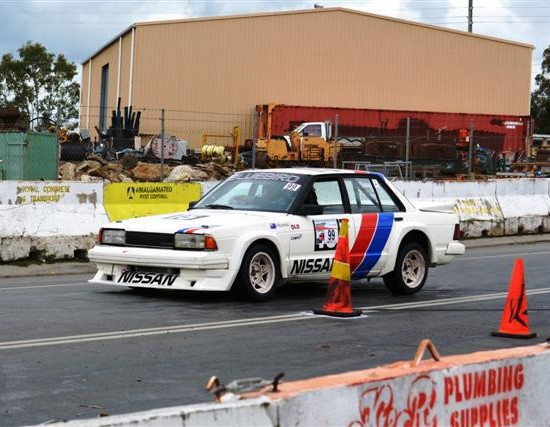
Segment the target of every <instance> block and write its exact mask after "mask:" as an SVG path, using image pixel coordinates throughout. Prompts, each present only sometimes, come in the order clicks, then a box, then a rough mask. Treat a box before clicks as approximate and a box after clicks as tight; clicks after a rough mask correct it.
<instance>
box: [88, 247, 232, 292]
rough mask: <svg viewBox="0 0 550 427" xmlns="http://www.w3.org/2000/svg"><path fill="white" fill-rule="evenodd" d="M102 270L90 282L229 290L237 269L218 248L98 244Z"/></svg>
mask: <svg viewBox="0 0 550 427" xmlns="http://www.w3.org/2000/svg"><path fill="white" fill-rule="evenodd" d="M88 257H89V259H90V261H92V262H95V263H96V264H97V268H98V271H97V273H96V274H95V276H94V278H93V279H92V280H90V283H96V284H103V285H115V286H124V287H136V288H153V289H180V290H200V291H227V290H229V289H230V288H231V285H232V283H233V280H234V278H235V275H236V274H237V272H236V271H234V270H232V269H230V268H229V266H230V263H229V259H228V257H227V256H226V255H224V254H221V253H218V252H198V251H193V252H191V251H176V250H171V249H146V248H131V247H118V246H96V247H94V248H93V249H91V250H90V251H89V253H88Z"/></svg>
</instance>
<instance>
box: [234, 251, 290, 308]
mask: <svg viewBox="0 0 550 427" xmlns="http://www.w3.org/2000/svg"><path fill="white" fill-rule="evenodd" d="M280 277H281V273H280V271H279V263H278V257H277V255H276V253H275V252H274V251H273V249H271V248H270V247H269V246H267V245H265V244H261V243H257V244H254V245H252V246H251V247H250V248H249V249H248V250H247V251H246V253H245V255H244V258H243V262H242V264H241V268H240V270H239V273H238V274H237V278H236V279H235V282H234V283H233V289H234V291H235V292H236V293H237V294H238V295H239V296H240V297H242V298H245V299H247V300H251V301H267V300H268V299H270V298H271V297H272V296H273V294H274V293H275V288H276V287H277V283H278V282H279V280H280Z"/></svg>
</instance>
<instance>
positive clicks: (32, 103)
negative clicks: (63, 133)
mask: <svg viewBox="0 0 550 427" xmlns="http://www.w3.org/2000/svg"><path fill="white" fill-rule="evenodd" d="M17 52H18V53H19V59H15V58H14V57H13V56H12V55H11V54H5V55H3V56H2V62H0V106H5V107H18V108H19V110H20V111H21V112H22V113H23V114H25V115H26V116H27V117H28V118H29V120H31V121H32V122H33V126H32V127H35V126H36V125H39V126H40V125H42V126H44V125H46V124H47V123H49V122H50V123H51V121H53V122H56V121H57V120H59V121H60V124H64V125H66V124H67V123H69V122H70V121H71V120H73V119H78V110H77V106H78V100H79V93H80V85H79V84H78V82H76V81H74V78H75V76H76V65H74V64H73V63H69V62H68V61H67V59H66V58H65V56H63V55H57V57H56V56H55V55H54V54H53V53H49V52H47V51H46V48H45V47H44V46H42V45H41V44H39V43H32V42H30V41H29V42H27V43H25V44H24V45H23V46H22V47H21V48H19V49H18V51H17Z"/></svg>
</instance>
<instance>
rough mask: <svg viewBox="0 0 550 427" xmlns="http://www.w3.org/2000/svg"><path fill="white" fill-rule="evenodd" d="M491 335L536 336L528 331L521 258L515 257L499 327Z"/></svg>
mask: <svg viewBox="0 0 550 427" xmlns="http://www.w3.org/2000/svg"><path fill="white" fill-rule="evenodd" d="M491 335H492V336H494V337H508V338H534V337H536V336H537V334H536V332H530V331H529V319H528V317H527V296H526V295H525V278H524V275H523V260H522V259H521V258H518V259H516V263H515V264H514V270H513V271H512V277H511V278H510V288H509V289H508V297H507V298H506V305H505V306H504V313H503V314H502V320H501V322H500V329H499V330H498V331H496V332H491Z"/></svg>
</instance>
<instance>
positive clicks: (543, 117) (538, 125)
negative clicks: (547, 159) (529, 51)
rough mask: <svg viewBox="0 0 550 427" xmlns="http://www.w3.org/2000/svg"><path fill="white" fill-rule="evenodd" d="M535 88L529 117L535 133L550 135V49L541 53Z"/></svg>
mask: <svg viewBox="0 0 550 427" xmlns="http://www.w3.org/2000/svg"><path fill="white" fill-rule="evenodd" d="M535 83H536V85H537V88H536V89H535V91H534V92H533V93H532V94H531V116H532V117H533V119H534V120H535V132H534V133H543V134H550V47H548V48H546V49H545V51H544V53H543V59H542V64H541V72H540V74H537V75H536V76H535Z"/></svg>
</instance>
